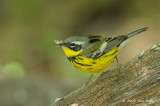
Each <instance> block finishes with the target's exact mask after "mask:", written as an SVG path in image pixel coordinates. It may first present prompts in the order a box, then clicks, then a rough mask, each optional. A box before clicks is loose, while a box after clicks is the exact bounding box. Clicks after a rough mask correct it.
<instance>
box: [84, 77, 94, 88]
mask: <svg viewBox="0 0 160 106" xmlns="http://www.w3.org/2000/svg"><path fill="white" fill-rule="evenodd" d="M92 77H93V74H91V76H90V77H89V78H88V80H87V81H86V82H85V84H84V86H86V85H88V83H89V81H90V80H91V78H92Z"/></svg>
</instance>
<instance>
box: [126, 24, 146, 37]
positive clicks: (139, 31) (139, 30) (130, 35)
mask: <svg viewBox="0 0 160 106" xmlns="http://www.w3.org/2000/svg"><path fill="white" fill-rule="evenodd" d="M147 29H148V28H147V27H145V28H142V29H138V30H136V31H134V32H131V33H129V34H128V35H127V37H128V38H131V37H133V36H135V35H137V34H139V33H141V32H143V31H146V30H147Z"/></svg>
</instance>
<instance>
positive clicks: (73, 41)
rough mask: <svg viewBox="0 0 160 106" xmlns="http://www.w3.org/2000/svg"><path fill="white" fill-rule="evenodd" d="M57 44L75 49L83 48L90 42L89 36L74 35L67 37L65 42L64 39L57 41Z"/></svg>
mask: <svg viewBox="0 0 160 106" xmlns="http://www.w3.org/2000/svg"><path fill="white" fill-rule="evenodd" d="M55 42H56V44H57V45H60V46H66V47H68V48H70V49H72V50H74V51H79V50H81V49H82V48H83V47H84V45H85V44H86V43H87V42H88V38H87V37H80V36H72V37H69V38H67V39H66V40H65V41H64V42H63V41H60V42H59V41H55Z"/></svg>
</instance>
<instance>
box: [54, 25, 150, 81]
mask: <svg viewBox="0 0 160 106" xmlns="http://www.w3.org/2000/svg"><path fill="white" fill-rule="evenodd" d="M146 30H147V27H145V28H142V29H139V30H136V31H134V32H131V33H129V34H127V35H121V36H116V37H103V36H99V35H88V36H82V37H81V36H71V37H69V38H67V39H66V40H65V41H55V43H56V44H57V45H59V46H61V47H62V48H63V50H64V52H65V54H66V56H67V58H68V60H69V61H70V62H71V64H72V65H73V66H75V67H76V68H78V69H80V70H82V71H85V72H88V73H91V74H92V75H93V74H94V73H97V72H99V71H101V70H102V69H104V68H106V67H107V66H108V65H110V64H111V63H112V62H114V61H115V59H116V60H117V64H118V66H119V63H118V59H117V54H118V51H119V50H120V48H121V47H122V46H124V45H125V44H126V43H127V41H128V40H130V38H132V37H133V36H135V35H137V34H139V33H141V32H143V31H146ZM92 75H91V77H92ZM91 77H90V78H91ZM90 78H89V80H90ZM89 80H88V81H89ZM88 81H87V83H88Z"/></svg>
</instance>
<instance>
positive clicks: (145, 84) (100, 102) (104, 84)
mask: <svg viewBox="0 0 160 106" xmlns="http://www.w3.org/2000/svg"><path fill="white" fill-rule="evenodd" d="M119 71H120V72H119ZM137 104H141V105H153V104H154V105H158V104H160V43H159V44H157V45H154V46H153V47H152V48H150V49H149V50H147V51H145V52H142V53H141V54H140V55H139V56H137V57H135V58H134V59H132V60H131V61H130V62H128V63H126V64H124V65H123V66H122V69H121V70H117V69H114V70H109V71H106V72H103V73H102V74H101V75H100V76H99V77H98V78H97V79H96V80H94V81H92V82H91V83H90V84H88V85H87V86H85V87H82V88H80V89H78V90H76V91H74V92H72V93H71V94H69V95H67V96H65V97H63V98H62V99H60V100H58V101H56V102H55V103H53V104H52V106H68V105H71V106H92V105H93V106H108V105H115V106H128V105H137Z"/></svg>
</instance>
